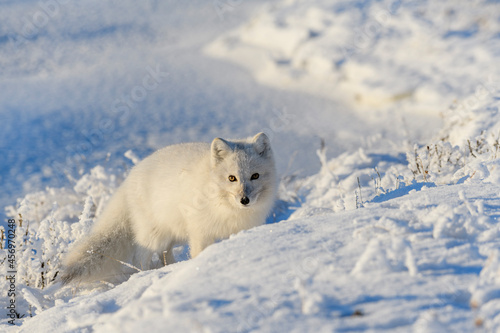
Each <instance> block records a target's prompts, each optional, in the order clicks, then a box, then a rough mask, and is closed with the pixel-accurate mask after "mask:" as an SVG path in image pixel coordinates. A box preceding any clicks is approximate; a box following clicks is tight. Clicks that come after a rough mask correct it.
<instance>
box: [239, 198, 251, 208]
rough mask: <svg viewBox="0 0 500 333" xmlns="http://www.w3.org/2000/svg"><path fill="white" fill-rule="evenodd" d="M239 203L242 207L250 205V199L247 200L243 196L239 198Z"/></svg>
mask: <svg viewBox="0 0 500 333" xmlns="http://www.w3.org/2000/svg"><path fill="white" fill-rule="evenodd" d="M240 202H241V204H242V205H243V206H246V205H248V204H249V203H250V199H249V198H248V197H247V196H243V197H242V198H241V200H240Z"/></svg>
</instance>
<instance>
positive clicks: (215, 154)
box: [211, 138, 231, 164]
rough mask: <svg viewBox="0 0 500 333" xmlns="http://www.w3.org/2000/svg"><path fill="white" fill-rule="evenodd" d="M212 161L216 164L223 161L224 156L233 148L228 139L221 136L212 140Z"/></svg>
mask: <svg viewBox="0 0 500 333" xmlns="http://www.w3.org/2000/svg"><path fill="white" fill-rule="evenodd" d="M211 150H212V162H213V163H214V164H216V163H218V162H220V161H222V160H223V159H224V157H226V155H227V154H228V153H229V151H230V150H231V147H229V144H228V143H227V141H226V140H224V139H221V138H215V139H214V141H212V147H211Z"/></svg>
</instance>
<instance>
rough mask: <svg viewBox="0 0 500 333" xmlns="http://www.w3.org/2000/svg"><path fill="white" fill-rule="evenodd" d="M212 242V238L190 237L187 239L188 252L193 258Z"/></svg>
mask: <svg viewBox="0 0 500 333" xmlns="http://www.w3.org/2000/svg"><path fill="white" fill-rule="evenodd" d="M213 243H214V239H211V238H207V237H192V238H191V239H190V240H189V248H190V251H189V254H190V255H191V258H195V257H196V256H197V255H198V254H200V252H201V251H203V250H204V249H205V248H206V247H207V246H209V245H211V244H213Z"/></svg>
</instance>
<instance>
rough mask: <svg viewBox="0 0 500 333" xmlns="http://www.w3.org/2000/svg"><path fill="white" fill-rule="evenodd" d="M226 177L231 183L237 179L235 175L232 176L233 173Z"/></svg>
mask: <svg viewBox="0 0 500 333" xmlns="http://www.w3.org/2000/svg"><path fill="white" fill-rule="evenodd" d="M227 179H229V181H230V182H231V183H232V182H235V181H237V180H238V179H236V177H235V176H233V175H231V176H229V177H227Z"/></svg>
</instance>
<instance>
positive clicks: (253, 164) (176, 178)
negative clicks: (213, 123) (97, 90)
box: [62, 133, 277, 283]
mask: <svg viewBox="0 0 500 333" xmlns="http://www.w3.org/2000/svg"><path fill="white" fill-rule="evenodd" d="M230 176H231V177H230ZM276 183H277V181H276V171H275V164H274V158H273V153H272V151H271V146H270V142H269V139H268V137H267V136H266V135H265V134H264V133H259V134H257V135H256V136H255V137H253V138H250V139H246V140H234V141H226V140H223V139H220V138H216V139H214V140H213V142H212V144H211V145H210V144H207V143H184V144H178V145H173V146H168V147H165V148H163V149H160V150H158V151H157V152H155V153H154V154H152V155H151V156H149V157H147V158H146V159H144V160H143V161H142V162H140V163H139V164H138V165H137V166H135V167H134V168H133V169H132V171H131V172H130V175H129V176H128V177H127V179H126V180H125V181H124V183H123V184H122V185H121V186H120V188H119V189H118V190H117V191H116V193H115V194H114V196H113V197H112V198H111V200H110V202H109V203H108V206H107V207H106V209H105V210H104V212H103V213H102V215H101V216H100V217H99V219H98V221H97V223H96V225H95V226H94V229H93V230H92V233H91V234H90V235H89V237H88V238H86V239H84V240H83V241H82V242H80V243H79V244H77V245H76V246H75V247H74V248H73V249H72V250H71V251H70V253H69V254H68V256H67V257H66V260H65V269H64V271H63V275H62V281H63V282H64V283H68V282H70V281H77V282H91V281H98V280H107V281H116V280H121V279H123V277H124V274H125V275H126V274H128V273H130V272H127V267H126V266H125V265H124V264H123V263H121V262H120V261H122V262H128V263H132V264H133V265H135V266H136V267H139V268H142V269H149V268H150V265H151V258H152V256H153V254H154V253H155V252H156V253H158V254H159V257H160V258H162V259H163V258H166V263H173V262H174V258H173V255H172V247H173V246H174V245H176V244H179V243H183V242H188V243H189V246H190V254H191V257H192V258H194V257H196V256H197V255H198V254H199V253H200V252H201V251H202V250H203V249H205V248H206V247H207V246H209V245H210V244H212V243H214V242H215V241H216V240H218V239H223V238H227V237H229V235H231V234H233V233H237V232H238V231H240V230H244V229H248V228H251V227H254V226H258V225H261V224H263V223H264V221H265V219H266V216H267V215H268V214H269V212H270V210H271V208H272V206H273V203H274V199H275V194H276ZM165 251H166V254H165Z"/></svg>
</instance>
